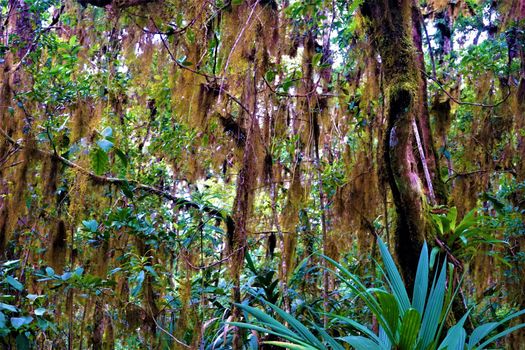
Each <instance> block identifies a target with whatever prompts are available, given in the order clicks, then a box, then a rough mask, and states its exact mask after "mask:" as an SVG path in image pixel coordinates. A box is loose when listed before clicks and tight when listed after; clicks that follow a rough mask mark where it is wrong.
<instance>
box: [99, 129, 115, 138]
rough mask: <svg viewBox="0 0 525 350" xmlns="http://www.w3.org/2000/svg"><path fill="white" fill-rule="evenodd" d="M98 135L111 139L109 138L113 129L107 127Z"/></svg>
mask: <svg viewBox="0 0 525 350" xmlns="http://www.w3.org/2000/svg"><path fill="white" fill-rule="evenodd" d="M100 135H102V136H104V138H108V137H111V136H113V129H112V128H111V127H109V126H108V127H106V128H105V129H104V130H102V132H101V133H100Z"/></svg>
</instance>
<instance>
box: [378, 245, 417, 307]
mask: <svg viewBox="0 0 525 350" xmlns="http://www.w3.org/2000/svg"><path fill="white" fill-rule="evenodd" d="M377 241H378V244H379V249H380V251H381V257H382V258H383V263H384V264H385V269H386V273H387V276H388V282H389V283H390V284H391V287H392V291H393V292H394V295H395V296H396V299H397V302H398V303H399V309H400V311H401V316H403V315H404V313H405V312H406V311H407V310H408V309H409V308H410V300H409V299H408V294H407V291H406V288H405V285H404V284H403V280H402V279H401V275H400V274H399V271H398V270H397V267H396V264H395V263H394V259H392V256H391V255H390V253H389V252H388V249H387V247H386V245H385V243H383V241H382V240H381V238H378V240H377Z"/></svg>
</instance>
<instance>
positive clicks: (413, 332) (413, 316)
mask: <svg viewBox="0 0 525 350" xmlns="http://www.w3.org/2000/svg"><path fill="white" fill-rule="evenodd" d="M420 327H421V315H420V314H419V312H418V311H417V310H416V309H413V308H410V309H408V310H407V312H405V316H403V321H402V322H401V330H400V332H399V347H400V349H414V346H415V345H416V340H417V335H418V333H419V328H420Z"/></svg>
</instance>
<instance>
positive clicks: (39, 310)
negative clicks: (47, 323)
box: [35, 307, 46, 316]
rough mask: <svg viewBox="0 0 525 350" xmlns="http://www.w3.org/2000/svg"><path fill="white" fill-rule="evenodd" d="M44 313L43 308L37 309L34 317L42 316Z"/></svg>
mask: <svg viewBox="0 0 525 350" xmlns="http://www.w3.org/2000/svg"><path fill="white" fill-rule="evenodd" d="M45 313H46V309H45V308H43V307H39V308H38V309H35V315H37V316H42V315H43V314H45Z"/></svg>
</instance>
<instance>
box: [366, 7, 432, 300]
mask: <svg viewBox="0 0 525 350" xmlns="http://www.w3.org/2000/svg"><path fill="white" fill-rule="evenodd" d="M412 6H413V2H412V1H411V0H399V1H396V0H368V1H365V2H364V4H363V5H362V8H361V11H362V14H363V16H364V17H365V19H366V20H367V34H368V36H369V38H370V40H371V43H372V47H373V48H374V49H375V50H376V51H377V52H378V53H379V55H380V56H381V64H382V69H383V75H384V91H385V98H386V115H387V127H386V133H385V137H384V158H385V167H386V173H387V176H388V182H389V184H390V187H391V189H392V195H393V199H394V204H395V207H396V213H397V218H396V231H395V253H396V255H397V258H398V261H399V264H400V267H401V272H402V275H403V278H404V280H405V283H406V285H407V288H408V290H409V291H411V290H412V289H413V284H414V278H415V274H416V268H417V264H418V259H419V253H420V249H421V246H422V244H423V242H424V240H425V236H426V234H427V232H428V231H429V224H428V221H427V219H426V213H425V212H426V209H425V206H426V198H425V193H424V190H423V181H421V179H420V175H419V172H418V166H417V161H416V155H417V154H416V153H415V151H414V144H413V142H414V134H413V128H412V125H413V122H414V121H415V120H416V118H417V115H418V113H419V112H420V103H422V102H424V96H422V91H421V89H420V88H419V86H421V84H422V81H421V74H420V71H419V69H418V65H417V61H416V60H417V56H416V50H415V46H414V40H413V35H412V34H413V33H412V30H413V22H412V11H413V8H412Z"/></svg>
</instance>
